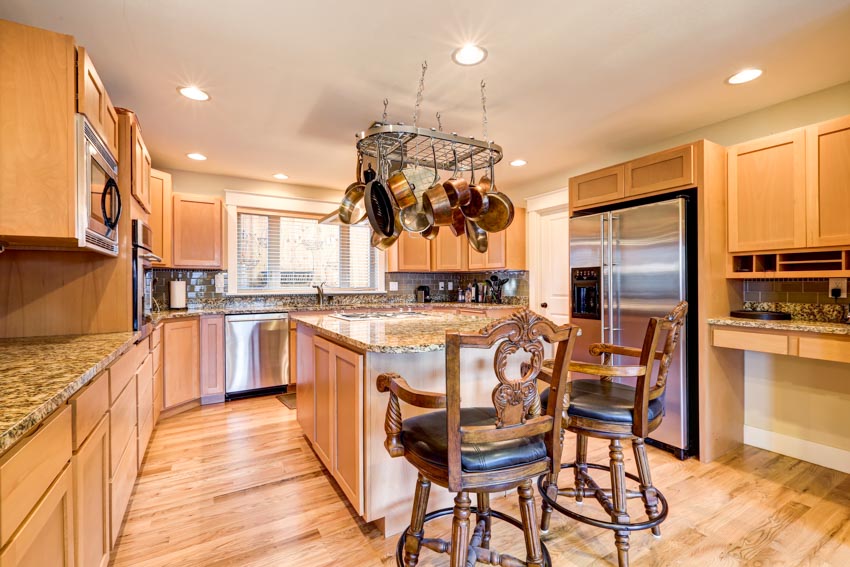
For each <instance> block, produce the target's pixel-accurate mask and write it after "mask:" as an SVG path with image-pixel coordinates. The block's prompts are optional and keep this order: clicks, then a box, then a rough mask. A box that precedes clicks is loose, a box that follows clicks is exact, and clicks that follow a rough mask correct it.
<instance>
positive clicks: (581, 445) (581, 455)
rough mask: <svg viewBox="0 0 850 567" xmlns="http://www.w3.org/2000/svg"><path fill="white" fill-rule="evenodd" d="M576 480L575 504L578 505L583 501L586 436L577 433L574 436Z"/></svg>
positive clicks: (585, 470) (585, 471) (585, 469)
mask: <svg viewBox="0 0 850 567" xmlns="http://www.w3.org/2000/svg"><path fill="white" fill-rule="evenodd" d="M574 472H575V478H576V502H578V503H579V504H581V503H582V501H583V500H584V486H585V483H584V476H583V475H585V474H587V435H582V434H581V433H579V434H578V435H576V466H575V469H574Z"/></svg>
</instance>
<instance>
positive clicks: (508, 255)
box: [464, 207, 525, 271]
mask: <svg viewBox="0 0 850 567" xmlns="http://www.w3.org/2000/svg"><path fill="white" fill-rule="evenodd" d="M487 239H488V243H487V252H485V253H483V254H481V253H479V252H476V251H475V250H474V249H472V247H469V246H468V245H467V247H468V248H469V250H468V254H469V261H468V265H467V267H468V269H469V270H470V271H472V270H524V269H525V209H523V208H520V207H517V208H516V210H515V211H514V220H513V222H512V223H511V226H509V227H508V228H507V230H503V231H502V232H493V233H490V234H488V235H487ZM465 240H466V238H465V237H464V241H465Z"/></svg>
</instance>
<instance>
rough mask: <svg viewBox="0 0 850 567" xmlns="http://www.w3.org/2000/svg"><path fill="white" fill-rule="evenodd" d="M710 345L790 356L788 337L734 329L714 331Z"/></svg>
mask: <svg viewBox="0 0 850 567" xmlns="http://www.w3.org/2000/svg"><path fill="white" fill-rule="evenodd" d="M712 344H713V345H714V346H717V347H724V348H734V349H738V350H752V351H756V352H769V353H772V354H790V353H789V349H788V336H787V335H780V334H772V333H757V332H753V331H737V330H734V329H714V334H713V340H712Z"/></svg>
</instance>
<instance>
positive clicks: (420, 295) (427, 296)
mask: <svg viewBox="0 0 850 567" xmlns="http://www.w3.org/2000/svg"><path fill="white" fill-rule="evenodd" d="M416 301H417V303H431V288H430V287H428V286H427V285H420V286H419V287H417V288H416Z"/></svg>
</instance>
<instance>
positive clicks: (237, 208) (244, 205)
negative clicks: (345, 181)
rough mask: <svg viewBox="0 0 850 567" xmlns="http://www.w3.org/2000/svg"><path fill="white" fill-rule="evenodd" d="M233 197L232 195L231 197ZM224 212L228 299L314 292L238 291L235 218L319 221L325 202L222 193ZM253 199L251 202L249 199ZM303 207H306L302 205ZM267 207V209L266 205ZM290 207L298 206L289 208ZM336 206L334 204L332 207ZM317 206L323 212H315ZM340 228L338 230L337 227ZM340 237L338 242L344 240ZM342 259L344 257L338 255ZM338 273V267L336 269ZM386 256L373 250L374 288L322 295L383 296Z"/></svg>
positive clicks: (339, 289) (332, 290)
mask: <svg viewBox="0 0 850 567" xmlns="http://www.w3.org/2000/svg"><path fill="white" fill-rule="evenodd" d="M234 194H235V195H234ZM225 195H226V201H225V203H226V204H225V210H226V212H227V243H228V248H227V249H228V251H232V252H230V253H229V254H228V255H227V271H228V281H227V291H226V295H228V296H256V295H307V294H314V293H316V290H315V288H313V287H312V286H307V287H298V288H289V289H271V290H263V289H256V290H246V289H243V290H240V289H239V281H238V274H239V269H238V268H239V265H238V234H237V227H238V215H239V213H247V214H257V215H264V216H277V217H288V218H302V219H310V220H319V219H321V218H322V217H325V216H327V207H328V203H323V202H318V201H308V200H306V199H303V200H302V199H292V198H284V197H267V196H265V195H249V194H242V193H240V192H231V191H226V192H225ZM251 197H254V199H251ZM305 204H307V206H303V205H305ZM270 205H271V206H270ZM293 205H296V206H297V205H302V206H297V208H296V207H293ZM333 205H334V206H337V205H336V203H334V204H333ZM318 207H321V209H322V211H323V212H320V210H318ZM340 228H342V227H340ZM347 240H348V239H347V238H343V237H342V234H340V243H342V242H343V241H347ZM341 256H346V255H341ZM340 269H341V270H342V266H341V267H340ZM386 271H387V259H386V253H383V252H380V251H377V250H376V251H375V284H376V285H375V287H374V288H342V287H330V286H325V288H324V290H325V293H329V294H333V295H370V294H386V283H385V281H386V277H385V276H386Z"/></svg>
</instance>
